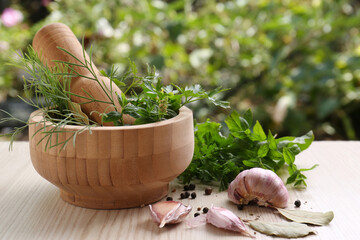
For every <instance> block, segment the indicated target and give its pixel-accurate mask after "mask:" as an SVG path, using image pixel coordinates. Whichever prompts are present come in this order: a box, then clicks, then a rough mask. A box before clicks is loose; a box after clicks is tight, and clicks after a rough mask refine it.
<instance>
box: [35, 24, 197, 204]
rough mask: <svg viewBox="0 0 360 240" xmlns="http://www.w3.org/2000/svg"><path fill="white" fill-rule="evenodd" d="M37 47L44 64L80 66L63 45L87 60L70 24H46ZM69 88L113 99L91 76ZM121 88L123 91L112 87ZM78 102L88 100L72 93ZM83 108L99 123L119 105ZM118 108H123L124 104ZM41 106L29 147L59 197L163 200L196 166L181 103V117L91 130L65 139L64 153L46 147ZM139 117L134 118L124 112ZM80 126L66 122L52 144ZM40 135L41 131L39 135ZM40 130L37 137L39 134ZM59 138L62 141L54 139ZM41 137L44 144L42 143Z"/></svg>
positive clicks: (191, 132)
mask: <svg viewBox="0 0 360 240" xmlns="http://www.w3.org/2000/svg"><path fill="white" fill-rule="evenodd" d="M33 47H34V49H35V50H36V51H37V52H38V53H39V55H40V58H41V60H42V62H43V63H44V64H47V65H48V66H49V67H52V66H54V62H53V60H60V61H67V62H72V63H77V62H76V60H75V59H73V58H71V57H70V56H69V55H67V54H66V53H65V52H63V51H61V50H60V49H58V48H57V47H61V48H64V49H66V50H67V51H68V52H70V53H72V54H73V55H74V56H76V57H77V58H78V59H80V60H81V61H84V57H85V58H86V59H89V57H88V56H87V55H86V54H85V56H84V55H83V51H82V46H81V44H80V43H79V41H78V40H77V38H76V37H75V35H74V34H73V33H72V31H71V30H70V29H69V28H68V27H67V26H66V25H64V24H60V23H54V24H49V25H47V26H45V27H43V28H42V29H40V30H39V31H38V32H37V33H36V35H35V37H34V40H33ZM74 68H75V70H76V71H77V72H78V73H80V74H81V75H84V76H89V74H91V73H90V72H88V71H87V70H86V69H85V68H81V67H76V66H75V67H74ZM93 69H94V70H95V72H96V75H97V76H98V78H99V79H101V83H102V84H104V85H103V86H104V87H107V88H108V89H110V84H111V81H110V80H109V79H108V78H106V77H103V76H101V75H100V74H99V71H98V70H97V68H96V66H94V65H93ZM70 88H71V92H73V93H75V94H77V95H82V96H84V95H85V94H86V93H85V92H87V93H90V94H91V95H92V96H94V97H95V98H96V99H98V100H108V97H107V96H106V94H104V93H103V91H102V88H101V86H100V85H99V84H98V83H97V82H96V81H93V80H90V79H88V78H86V77H85V78H84V77H76V78H73V79H72V80H71V86H70ZM112 89H113V94H114V99H115V102H117V101H116V100H117V97H116V94H115V92H117V93H120V92H121V90H120V89H119V88H118V87H117V86H116V85H115V84H113V86H112ZM72 101H73V102H76V103H84V102H86V101H87V100H86V99H83V98H81V97H74V96H73V97H72ZM81 108H82V111H83V112H84V113H85V114H87V115H88V116H89V117H90V118H91V119H93V120H94V121H96V122H97V123H99V124H101V117H100V116H99V115H98V114H96V113H95V114H94V113H93V114H90V113H91V112H93V111H96V112H99V113H102V112H110V111H113V110H114V107H113V106H112V105H109V104H106V103H101V104H99V103H95V102H92V103H86V104H81ZM116 109H117V110H118V111H121V107H120V105H116ZM41 112H42V111H41V110H37V111H35V112H33V113H32V114H31V115H30V118H29V136H30V139H29V144H30V154H31V161H32V163H33V165H34V168H35V169H36V171H37V172H38V173H39V174H40V175H41V176H42V177H44V178H45V179H47V180H48V181H49V182H51V183H52V184H54V185H55V186H57V187H58V188H59V189H60V196H61V198H62V199H63V200H64V201H66V202H69V203H71V204H73V205H76V206H80V207H86V208H94V209H118V208H130V207H138V206H142V205H146V204H150V203H153V202H155V201H158V200H160V199H162V198H163V197H164V196H166V195H167V193H168V186H169V182H171V181H172V180H174V179H175V178H176V177H177V176H178V175H179V174H181V173H182V172H183V171H184V170H185V169H186V168H187V166H188V165H189V164H190V162H191V159H192V156H193V151H194V130H193V115H192V111H191V110H190V109H188V108H186V107H182V108H181V109H180V111H179V114H178V115H177V116H176V117H174V118H172V119H168V120H164V121H161V122H156V123H149V124H143V125H133V126H99V127H92V128H91V132H90V131H88V130H86V131H84V132H82V133H80V134H78V135H77V137H76V141H75V144H71V143H69V144H67V145H66V147H65V148H64V149H62V150H61V146H56V147H53V148H50V149H47V150H46V151H45V145H46V142H45V141H42V142H40V140H41V138H42V137H43V135H42V133H41V131H42V128H43V127H44V124H46V125H49V126H48V127H47V130H49V128H52V127H53V126H51V124H47V122H46V121H44V116H43V115H42V114H41ZM124 121H125V122H127V123H131V122H133V119H132V118H131V117H130V116H127V117H124ZM79 128H81V127H80V126H74V125H67V126H65V129H64V130H65V131H64V132H62V133H60V134H59V135H57V136H55V134H54V135H52V136H51V138H52V141H56V140H58V141H63V140H65V139H67V138H69V137H71V135H72V132H74V131H77V130H79ZM38 131H39V132H38ZM37 132H38V133H37ZM35 133H37V134H35ZM56 138H58V139H56ZM39 142H40V144H38V143H39Z"/></svg>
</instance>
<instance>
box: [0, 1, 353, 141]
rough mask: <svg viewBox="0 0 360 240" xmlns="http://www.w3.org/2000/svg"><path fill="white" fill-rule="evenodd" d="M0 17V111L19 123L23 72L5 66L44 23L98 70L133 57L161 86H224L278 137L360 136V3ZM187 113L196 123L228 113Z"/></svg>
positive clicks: (154, 5)
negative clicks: (80, 42) (78, 44)
mask: <svg viewBox="0 0 360 240" xmlns="http://www.w3.org/2000/svg"><path fill="white" fill-rule="evenodd" d="M0 13H1V20H0V109H4V110H7V111H9V112H10V113H12V114H14V115H15V116H17V117H19V118H22V119H24V120H26V119H27V118H28V116H29V114H30V112H31V111H32V109H31V108H29V107H27V106H26V105H25V104H23V103H22V102H21V100H19V99H18V97H17V96H18V95H20V96H22V95H23V94H24V93H23V91H22V89H23V85H22V84H23V80H22V77H23V75H24V72H21V71H20V70H19V69H16V68H14V67H12V66H10V65H7V64H6V63H7V62H8V61H9V59H11V58H14V57H16V52H18V51H19V50H21V51H25V52H26V48H27V46H28V45H29V44H31V41H32V38H33V36H34V34H35V33H36V31H37V30H39V29H40V28H41V27H42V26H44V25H45V24H47V23H51V22H62V23H65V24H67V25H68V26H69V27H70V28H71V29H72V30H73V32H74V33H75V34H76V35H77V37H78V38H79V39H81V38H84V39H85V43H86V46H87V47H88V48H89V47H90V46H91V45H92V46H93V59H94V61H95V63H96V65H97V66H98V67H99V68H101V69H105V70H106V69H109V68H110V67H111V65H113V64H114V65H115V66H116V67H117V68H118V71H119V73H120V74H121V73H123V72H125V71H126V70H127V67H128V59H131V60H132V61H134V62H136V64H137V66H138V68H139V71H140V72H143V73H145V69H146V64H150V65H154V66H156V68H157V69H158V71H159V73H160V74H161V75H162V76H163V80H164V82H165V83H166V84H169V83H176V84H178V85H180V86H185V85H190V84H194V83H200V84H201V85H202V86H203V87H204V88H205V89H207V90H210V89H212V88H216V87H217V86H222V87H223V88H229V90H228V91H226V92H225V93H224V94H223V95H222V96H221V98H222V99H223V100H228V101H230V103H231V107H232V109H233V110H234V109H236V110H238V111H240V112H243V111H245V110H247V109H248V108H251V109H252V111H253V113H254V115H255V118H256V119H258V120H259V121H260V123H261V124H262V125H263V127H264V129H271V130H272V132H273V133H278V134H279V135H301V134H304V133H306V132H307V131H309V130H313V131H314V133H315V137H316V139H317V140H336V139H343V140H354V139H359V138H360V124H359V122H360V34H359V30H360V2H359V1H347V0H337V1H335V0H328V1H322V0H312V1H309V0H282V1H280V0H260V1H256V0H236V1H225V0H223V1H220V0H219V1H215V0H168V1H160V0H154V1H145V0H137V1H132V0H124V1H120V0H113V1H95V0H61V1H51V0H37V1H30V0H21V1H20V0H18V1H7V0H1V1H0ZM191 108H192V109H193V110H194V113H195V118H196V119H197V120H198V121H200V122H201V121H205V120H206V119H207V118H210V119H212V120H214V121H223V120H224V118H225V117H226V115H227V114H229V112H230V110H226V111H225V110H222V109H218V108H215V107H209V106H208V105H207V104H206V103H201V104H197V105H194V106H191ZM0 117H4V115H0ZM13 127H16V123H11V124H7V125H6V126H5V125H0V132H1V133H6V132H9V131H11V129H12V128H13ZM24 139H26V136H24Z"/></svg>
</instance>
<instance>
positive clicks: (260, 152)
mask: <svg viewBox="0 0 360 240" xmlns="http://www.w3.org/2000/svg"><path fill="white" fill-rule="evenodd" d="M268 152H269V145H268V144H266V143H264V144H261V145H260V147H259V150H258V151H257V155H258V157H260V158H262V157H265V156H266V155H267V154H268Z"/></svg>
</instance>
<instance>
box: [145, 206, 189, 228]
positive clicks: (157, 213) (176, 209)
mask: <svg viewBox="0 0 360 240" xmlns="http://www.w3.org/2000/svg"><path fill="white" fill-rule="evenodd" d="M149 208H150V212H151V217H152V218H153V220H154V221H155V222H157V223H160V225H159V227H160V228H162V227H164V226H165V224H168V223H169V224H173V223H178V222H181V221H182V220H183V219H184V218H185V217H186V216H187V215H188V214H189V213H190V211H191V209H192V207H191V206H185V205H184V204H182V203H181V202H176V201H166V202H158V203H155V204H154V205H149Z"/></svg>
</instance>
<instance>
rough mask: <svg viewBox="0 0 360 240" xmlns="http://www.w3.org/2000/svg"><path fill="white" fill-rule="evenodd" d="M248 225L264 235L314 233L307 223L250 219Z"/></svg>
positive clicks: (300, 235)
mask: <svg viewBox="0 0 360 240" xmlns="http://www.w3.org/2000/svg"><path fill="white" fill-rule="evenodd" d="M250 227H251V228H253V229H254V230H256V231H258V232H261V233H263V234H266V235H270V236H271V235H273V236H277V237H285V238H297V237H304V236H306V235H308V234H310V233H316V232H315V231H314V230H313V229H311V228H310V227H309V226H308V225H306V224H302V223H296V222H263V221H250Z"/></svg>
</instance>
